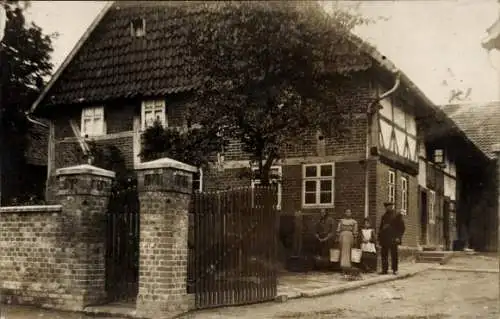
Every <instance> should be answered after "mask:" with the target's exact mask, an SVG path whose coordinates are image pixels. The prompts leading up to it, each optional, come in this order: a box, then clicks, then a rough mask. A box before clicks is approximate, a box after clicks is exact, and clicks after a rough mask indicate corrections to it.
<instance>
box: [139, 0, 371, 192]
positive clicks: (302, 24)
mask: <svg viewBox="0 0 500 319" xmlns="http://www.w3.org/2000/svg"><path fill="white" fill-rule="evenodd" d="M194 10H196V11H197V14H193V15H192V16H190V19H186V30H185V32H186V33H187V34H188V43H190V48H189V49H190V54H189V58H190V59H191V61H190V62H191V63H189V65H190V68H191V69H190V70H188V71H189V72H191V73H192V74H199V75H200V77H201V79H202V80H201V82H202V84H201V87H200V88H199V90H197V92H196V93H195V97H194V101H192V102H190V103H189V104H188V107H187V108H188V111H187V120H188V121H189V122H192V123H196V124H199V125H200V127H201V128H202V129H198V130H192V131H188V132H185V133H180V132H178V131H175V130H171V129H168V130H163V129H162V128H161V127H160V126H157V127H154V128H150V129H148V130H147V131H146V133H145V139H144V152H143V156H144V157H151V156H153V157H159V155H158V154H160V153H163V152H165V153H166V154H167V156H170V157H173V158H175V159H178V160H181V161H184V162H187V163H191V164H194V165H198V164H200V163H203V164H205V163H207V161H209V159H210V157H209V156H207V154H213V153H214V152H215V151H218V150H219V149H221V148H222V147H223V145H221V143H223V142H226V143H227V141H228V140H233V141H236V142H241V144H242V147H243V150H244V151H245V152H248V153H249V154H250V157H251V161H252V162H254V163H257V164H258V165H259V170H258V171H259V172H260V175H261V176H260V179H261V181H262V183H263V184H267V183H268V182H269V179H270V178H271V176H270V167H271V166H272V164H273V163H274V162H275V161H276V160H277V159H279V158H280V157H282V156H283V151H284V148H285V146H286V145H287V144H288V145H289V144H295V143H303V142H304V141H305V138H306V136H307V135H308V134H310V133H311V132H313V133H315V132H316V131H318V130H322V131H323V132H324V133H325V134H327V135H329V136H333V135H338V134H340V133H342V132H344V131H345V129H346V127H345V125H344V124H345V115H346V114H348V113H349V111H350V110H346V109H344V107H343V105H342V103H340V102H339V99H338V97H339V95H341V93H339V90H336V89H335V88H336V87H339V86H340V85H339V84H340V83H342V81H343V80H345V79H346V77H348V76H350V75H352V74H353V73H354V72H356V71H361V70H366V69H367V68H369V67H370V66H371V59H370V58H368V57H367V56H366V55H365V54H364V52H365V51H364V48H363V47H362V46H361V45H359V43H358V42H356V45H355V44H354V42H353V41H352V40H353V39H352V37H351V33H350V31H351V30H352V29H353V28H354V27H355V26H357V25H359V24H363V23H367V22H368V21H367V20H365V19H363V18H362V17H361V16H360V15H357V14H353V13H352V12H351V11H344V10H341V9H340V8H335V10H334V11H333V12H332V13H326V11H325V10H323V8H322V7H321V5H319V4H318V3H317V2H297V1H290V2H286V1H281V2H273V1H271V2H207V3H204V4H197V5H196V6H194ZM200 12H201V14H200ZM216 136H222V138H217V139H216V140H214V139H215V138H216Z"/></svg>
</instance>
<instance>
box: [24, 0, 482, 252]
mask: <svg viewBox="0 0 500 319" xmlns="http://www.w3.org/2000/svg"><path fill="white" fill-rule="evenodd" d="M186 12H187V11H184V10H183V5H179V4H171V3H168V2H166V3H158V2H155V4H154V5H148V6H142V5H141V4H137V3H127V2H126V3H121V2H120V3H118V2H117V3H114V4H111V5H109V6H107V7H106V8H105V9H104V11H103V12H102V13H101V14H100V15H99V16H98V18H97V19H96V21H94V23H93V24H92V25H91V27H90V28H89V30H88V31H87V32H86V33H85V34H84V36H83V38H82V39H81V41H80V42H79V43H78V44H77V46H76V48H75V50H74V51H73V52H72V54H70V56H69V57H68V59H67V60H66V61H65V62H64V63H63V65H62V67H61V69H60V70H58V71H57V73H56V75H55V76H54V78H53V79H52V81H51V82H50V83H49V85H48V87H47V88H46V90H45V91H44V92H43V94H42V95H41V96H40V98H39V100H38V101H37V102H36V103H35V104H34V107H33V111H34V113H35V114H36V115H38V116H42V117H44V118H47V119H48V120H49V121H50V134H49V148H48V149H49V152H48V154H49V155H48V157H49V161H48V175H49V176H52V175H53V173H54V171H55V170H56V169H57V168H61V167H66V166H70V165H76V164H78V163H83V162H84V159H83V153H82V151H81V150H80V148H79V145H78V142H77V139H76V138H75V137H74V136H73V132H72V130H71V127H70V124H69V121H70V120H73V121H74V122H75V123H77V124H79V127H80V131H81V132H82V134H83V135H84V136H85V137H86V138H88V139H90V140H94V141H95V142H97V143H99V144H101V145H104V144H113V145H115V146H117V147H118V148H119V149H120V151H121V152H122V153H123V155H124V157H125V159H126V163H127V165H128V166H129V167H130V168H134V167H136V166H137V165H138V164H139V163H140V158H139V156H138V155H139V153H140V148H141V132H142V131H143V130H144V128H145V127H147V125H148V123H149V120H150V119H151V118H152V117H151V116H153V117H159V118H160V119H161V120H162V121H163V123H164V124H165V125H167V126H168V127H183V126H184V125H185V120H184V117H183V116H184V106H185V105H186V103H188V102H189V97H190V94H191V92H192V90H193V89H196V87H197V85H198V82H197V81H198V80H197V79H196V78H195V77H194V76H190V75H188V72H186V69H185V66H186V65H185V64H186V63H188V62H187V60H186V59H185V57H184V56H183V54H185V52H186V46H187V45H186V41H184V40H185V38H183V36H184V35H183V34H182V32H181V31H180V30H182V28H181V26H182V23H183V21H185V20H184V19H187V18H189V15H188V14H186ZM137 17H141V18H142V22H143V23H142V24H141V25H140V26H139V27H143V28H146V29H144V30H142V31H143V33H142V35H141V36H139V37H138V36H137V33H135V31H137V30H135V29H134V28H135V27H137V26H136V25H134V23H135V22H136V20H137ZM144 22H145V23H144ZM131 30H132V32H131ZM134 30H135V31H134ZM142 31H141V32H142ZM160 35H161V36H160ZM369 55H370V57H371V58H372V60H373V62H374V66H373V67H372V68H371V69H369V70H367V71H363V72H357V73H356V74H355V76H353V77H352V78H351V79H349V80H347V79H346V81H344V82H342V83H339V87H338V88H342V92H343V95H342V98H341V99H342V103H343V104H344V105H345V108H346V109H351V110H353V116H352V117H351V118H350V119H348V120H349V121H350V130H349V132H348V133H347V135H345V136H343V137H341V138H339V137H328V136H322V135H321V134H317V133H316V132H313V133H311V134H310V138H309V139H308V141H307V142H306V143H303V144H300V145H290V146H287V148H286V152H285V156H284V157H283V158H282V159H281V160H279V161H277V162H276V163H275V164H274V166H275V168H274V169H275V171H276V172H278V173H279V174H280V175H281V179H280V186H279V192H278V193H279V196H280V199H279V200H278V202H279V203H280V206H281V207H280V210H281V215H282V225H283V227H285V225H292V226H293V222H290V220H292V216H294V214H295V212H296V211H298V210H300V211H301V212H302V214H303V225H301V227H300V229H302V234H297V233H296V232H294V230H293V229H296V228H297V227H295V226H296V225H295V226H293V227H291V228H290V229H288V230H286V231H283V233H282V242H283V243H284V246H285V247H284V248H287V249H288V252H290V250H292V249H293V247H292V245H291V244H287V243H291V242H293V240H291V239H290V236H292V237H297V236H299V237H301V238H302V239H303V242H304V244H303V247H304V252H303V253H306V254H307V253H310V252H312V251H313V250H314V246H315V242H314V238H313V237H312V232H313V225H314V222H315V220H316V219H317V217H318V211H319V209H320V208H326V209H328V210H329V211H330V212H331V213H332V214H333V216H334V217H335V218H339V217H340V216H341V215H342V213H343V212H344V211H345V209H347V208H350V209H351V210H352V211H353V214H354V217H355V218H356V219H357V220H358V221H359V222H362V219H363V218H364V217H369V218H370V219H371V220H372V221H373V222H374V223H378V221H379V220H380V216H381V214H382V213H383V203H384V202H386V201H388V200H393V201H395V203H396V208H397V209H399V210H403V211H404V212H405V215H406V217H405V219H406V225H407V231H406V233H405V236H404V239H403V245H405V246H409V247H413V248H416V247H417V246H419V245H422V244H432V245H439V244H442V242H443V240H442V238H441V237H444V236H443V235H433V236H434V237H432V238H433V239H432V240H427V239H426V241H425V242H422V241H421V240H420V237H422V235H421V233H422V229H423V228H422V225H421V223H422V218H421V215H422V207H421V206H422V205H423V204H422V202H421V191H422V190H424V191H425V192H430V191H433V190H432V189H433V188H434V189H436V190H435V193H436V194H437V197H436V198H437V199H436V201H435V202H433V203H434V204H433V206H432V209H433V210H432V213H433V214H434V215H433V218H434V219H433V220H435V219H437V217H438V216H441V215H442V213H441V212H440V210H439V209H436V210H435V211H434V207H443V203H442V202H443V201H444V199H445V190H444V186H442V187H441V188H439V187H438V186H436V185H434V186H433V185H431V183H428V181H427V180H426V178H425V177H424V178H422V176H421V175H422V174H425V173H424V171H425V172H426V171H427V165H432V162H433V161H434V159H431V158H429V159H428V158H427V157H426V154H425V152H424V153H422V152H421V151H420V150H421V149H423V148H424V149H425V148H428V147H427V146H429V147H430V148H429V152H432V153H433V154H434V152H435V149H436V148H435V147H434V148H433V147H431V146H432V145H433V144H432V142H433V140H434V139H437V138H438V137H439V139H441V140H446V139H454V140H457V143H458V144H457V145H463V146H464V145H465V146H464V147H468V149H471V150H472V151H475V149H474V148H473V146H470V145H469V144H468V140H467V138H466V137H465V136H464V135H463V134H462V132H461V131H460V130H457V129H456V128H455V127H454V125H453V123H452V122H451V120H450V119H449V118H447V117H446V115H445V114H444V113H443V112H442V111H441V110H440V109H439V108H437V107H435V106H434V105H433V104H432V102H430V101H429V100H428V99H427V98H426V97H425V96H424V95H423V94H422V93H421V92H420V90H419V89H418V88H417V87H416V86H415V85H414V84H413V83H412V82H411V81H410V80H409V79H408V78H407V77H406V76H405V75H404V74H401V76H400V78H399V77H398V79H397V85H395V84H394V83H395V80H396V76H395V74H397V73H400V72H399V71H398V70H397V69H396V68H395V67H394V66H393V65H392V64H391V63H390V62H389V61H387V59H386V58H385V57H383V56H381V55H380V54H379V53H378V52H377V51H376V50H374V49H373V50H370V52H369ZM393 87H394V88H395V90H391V88H393ZM338 88H332V89H338ZM384 93H391V94H390V95H389V94H386V96H385V97H384V96H383V95H384ZM443 128H445V130H444V131H443ZM437 131H439V134H436V132H437ZM460 143H461V144H460ZM445 154H448V153H447V152H445ZM221 155H223V156H221V157H220V160H219V161H218V162H217V163H214V165H213V166H212V167H211V168H210V169H208V170H205V171H203V172H201V175H202V177H201V178H200V177H197V178H195V179H198V182H197V183H195V184H196V185H199V186H198V187H199V188H200V189H201V190H215V189H221V188H231V187H238V186H249V185H251V184H252V182H254V183H255V182H256V181H251V180H250V179H249V178H242V177H241V175H242V174H241V172H242V171H244V170H245V169H248V168H249V167H250V163H249V160H248V156H247V155H246V154H244V153H243V152H242V151H241V147H240V145H238V143H236V142H235V143H231V144H230V145H229V147H228V148H226V149H225V151H224V153H223V154H221ZM447 160H448V162H450V163H451V162H453V161H455V159H453V158H449V159H447ZM419 162H421V163H420V165H419ZM422 163H423V164H422ZM422 165H423V166H422ZM419 166H420V167H419ZM443 170H444V169H442V168H439V169H438V171H443ZM454 174H455V173H454ZM448 175H449V177H454V178H453V179H454V180H455V182H454V183H452V185H457V182H456V179H457V177H456V174H455V175H454V176H453V174H448ZM439 178H440V179H442V180H443V181H442V183H441V184H440V185H444V175H443V174H441V177H439ZM50 180H51V178H50V177H49V183H48V185H49V191H48V194H49V197H50V184H51V183H50ZM421 180H424V182H423V184H422V183H421ZM200 181H201V182H200ZM451 188H453V195H452V197H453V198H454V199H456V196H457V195H456V191H455V188H456V187H454V186H452V187H451ZM450 194H451V193H450ZM440 195H442V196H441V197H439V196H440ZM448 197H450V196H449V195H448ZM427 205H429V204H427ZM426 210H427V209H426ZM425 223H427V221H425ZM436 224H438V225H441V226H442V225H443V223H434V225H436ZM433 227H434V228H435V227H437V226H433ZM443 227H444V226H443ZM425 232H429V233H431V234H439V232H438V231H437V230H432V227H429V228H426V229H425ZM450 237H453V235H450ZM425 238H428V237H427V236H426V237H425ZM286 246H288V247H286Z"/></svg>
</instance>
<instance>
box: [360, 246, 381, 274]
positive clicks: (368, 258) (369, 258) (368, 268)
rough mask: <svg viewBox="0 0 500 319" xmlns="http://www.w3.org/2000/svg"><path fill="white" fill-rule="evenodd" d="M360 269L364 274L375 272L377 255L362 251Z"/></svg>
mask: <svg viewBox="0 0 500 319" xmlns="http://www.w3.org/2000/svg"><path fill="white" fill-rule="evenodd" d="M361 268H362V269H363V271H365V272H376V271H377V253H369V252H366V251H364V252H363V253H362V255H361Z"/></svg>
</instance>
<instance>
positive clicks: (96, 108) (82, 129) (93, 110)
mask: <svg viewBox="0 0 500 319" xmlns="http://www.w3.org/2000/svg"><path fill="white" fill-rule="evenodd" d="M89 111H90V112H91V113H92V114H91V115H88V114H86V113H88V112H89ZM96 111H99V113H100V114H99V115H98V116H96ZM98 117H100V118H101V121H102V126H101V128H100V131H99V132H96V131H97V130H96V128H95V121H96V118H98ZM88 119H90V120H91V121H92V125H91V127H92V129H91V131H86V130H85V121H86V120H88ZM80 135H81V136H83V137H95V136H102V135H106V120H105V116H104V106H88V107H84V108H82V113H81V119H80Z"/></svg>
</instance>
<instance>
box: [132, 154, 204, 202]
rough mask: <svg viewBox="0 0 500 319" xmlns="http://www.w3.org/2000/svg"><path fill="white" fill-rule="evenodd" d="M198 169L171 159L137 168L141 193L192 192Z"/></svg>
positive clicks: (144, 164)
mask: <svg viewBox="0 0 500 319" xmlns="http://www.w3.org/2000/svg"><path fill="white" fill-rule="evenodd" d="M196 172H198V168H196V167H194V166H192V165H189V164H186V163H182V162H179V161H176V160H174V159H171V158H167V157H165V158H160V159H157V160H154V161H150V162H144V163H141V164H139V165H138V166H137V182H138V187H139V191H161V192H178V193H188V194H190V193H191V192H192V183H193V173H196Z"/></svg>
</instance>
